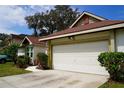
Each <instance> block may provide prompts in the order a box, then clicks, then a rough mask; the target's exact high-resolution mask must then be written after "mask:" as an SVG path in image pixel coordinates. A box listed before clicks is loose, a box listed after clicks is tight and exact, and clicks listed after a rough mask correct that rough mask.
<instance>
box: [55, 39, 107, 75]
mask: <svg viewBox="0 0 124 93" xmlns="http://www.w3.org/2000/svg"><path fill="white" fill-rule="evenodd" d="M105 51H108V42H107V41H100V42H90V43H81V44H73V45H59V46H54V47H53V67H54V69H60V70H68V71H77V72H86V73H95V74H100V73H101V74H108V73H107V71H106V70H105V68H103V67H101V66H100V64H99V62H98V61H97V59H98V55H99V54H100V53H101V52H105Z"/></svg>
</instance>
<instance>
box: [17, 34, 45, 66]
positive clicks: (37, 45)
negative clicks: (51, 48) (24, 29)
mask: <svg viewBox="0 0 124 93" xmlns="http://www.w3.org/2000/svg"><path fill="white" fill-rule="evenodd" d="M38 40H39V38H38V37H32V36H26V37H25V38H24V39H23V40H22V42H21V44H20V48H19V49H18V56H22V55H27V56H29V57H30V58H31V64H33V65H34V64H35V60H36V56H37V54H38V53H40V52H41V53H46V54H47V44H46V42H39V41H38Z"/></svg>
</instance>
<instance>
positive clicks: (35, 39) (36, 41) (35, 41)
mask: <svg viewBox="0 0 124 93" xmlns="http://www.w3.org/2000/svg"><path fill="white" fill-rule="evenodd" d="M25 40H28V42H29V44H30V45H37V46H46V42H39V37H34V36H26V37H25V38H24V39H23V40H22V42H21V46H22V44H23V42H24V41H25Z"/></svg>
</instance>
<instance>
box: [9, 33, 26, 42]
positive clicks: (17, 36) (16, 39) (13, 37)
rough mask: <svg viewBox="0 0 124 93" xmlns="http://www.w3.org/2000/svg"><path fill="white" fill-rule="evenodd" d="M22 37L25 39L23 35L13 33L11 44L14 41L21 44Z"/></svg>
mask: <svg viewBox="0 0 124 93" xmlns="http://www.w3.org/2000/svg"><path fill="white" fill-rule="evenodd" d="M22 39H24V37H22V36H20V35H16V34H11V35H10V44H12V43H16V44H20V43H21V41H22Z"/></svg>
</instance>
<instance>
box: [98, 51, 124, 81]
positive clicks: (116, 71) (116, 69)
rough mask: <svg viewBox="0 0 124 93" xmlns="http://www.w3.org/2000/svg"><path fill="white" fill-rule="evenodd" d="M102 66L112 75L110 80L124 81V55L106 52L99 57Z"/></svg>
mask: <svg viewBox="0 0 124 93" xmlns="http://www.w3.org/2000/svg"><path fill="white" fill-rule="evenodd" d="M98 61H99V62H100V63H101V66H103V67H105V68H106V70H107V71H108V73H109V74H110V79H112V80H116V81H124V53H123V52H104V53H101V54H100V55H99V56H98Z"/></svg>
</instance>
